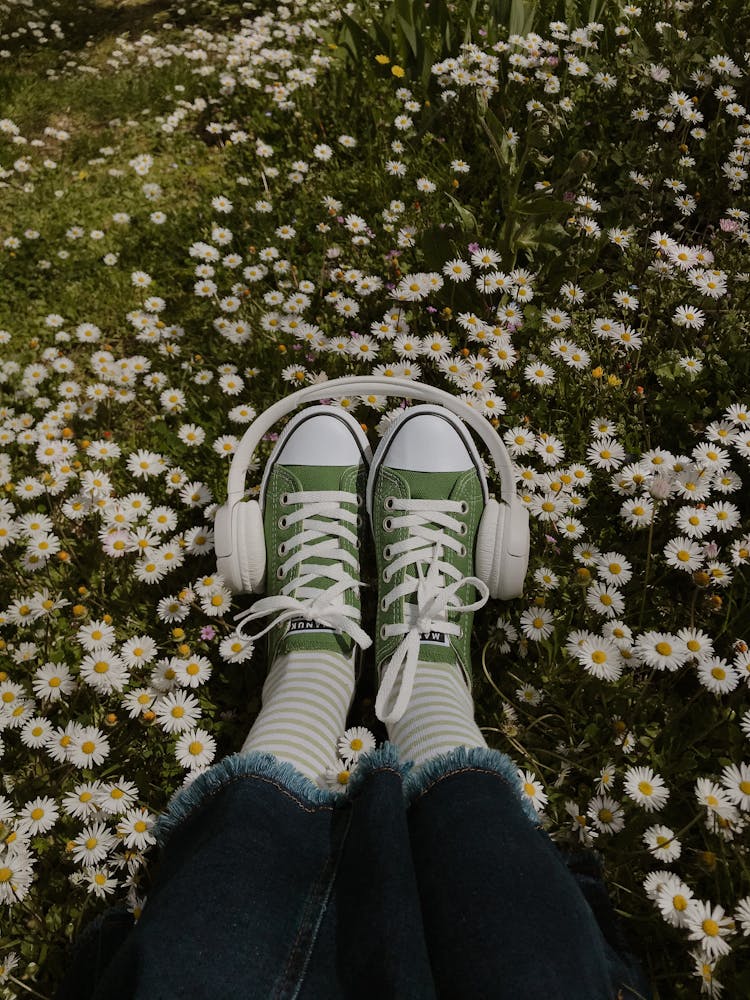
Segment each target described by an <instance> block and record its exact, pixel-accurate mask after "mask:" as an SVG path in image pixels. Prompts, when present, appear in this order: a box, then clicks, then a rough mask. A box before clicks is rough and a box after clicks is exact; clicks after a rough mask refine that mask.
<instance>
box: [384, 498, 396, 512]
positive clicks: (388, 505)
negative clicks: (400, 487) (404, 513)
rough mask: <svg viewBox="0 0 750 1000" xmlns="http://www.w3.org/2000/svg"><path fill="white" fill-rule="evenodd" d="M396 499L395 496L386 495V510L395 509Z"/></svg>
mask: <svg viewBox="0 0 750 1000" xmlns="http://www.w3.org/2000/svg"><path fill="white" fill-rule="evenodd" d="M395 499H396V498H395V497H386V498H385V503H384V507H385V509H386V510H393V502H394V500H395Z"/></svg>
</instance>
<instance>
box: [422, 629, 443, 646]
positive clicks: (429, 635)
mask: <svg viewBox="0 0 750 1000" xmlns="http://www.w3.org/2000/svg"><path fill="white" fill-rule="evenodd" d="M419 641H420V642H431V643H434V644H435V645H438V646H447V645H449V641H448V636H447V635H446V634H445V632H420V633H419Z"/></svg>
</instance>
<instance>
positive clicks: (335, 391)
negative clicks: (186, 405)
mask: <svg viewBox="0 0 750 1000" xmlns="http://www.w3.org/2000/svg"><path fill="white" fill-rule="evenodd" d="M366 393H374V394H375V395H384V396H399V397H402V398H407V399H418V400H421V401H422V402H427V403H441V404H442V405H443V406H445V408H446V409H448V410H451V411H452V412H453V413H455V414H456V415H457V416H459V417H460V418H461V419H462V420H463V421H464V422H465V423H467V424H469V425H470V426H471V428H472V429H473V430H474V431H476V433H477V434H478V435H479V437H481V438H482V440H483V441H484V443H485V444H486V445H487V448H488V449H489V452H490V454H491V455H492V460H493V462H494V465H495V469H496V471H497V473H498V474H499V476H500V495H501V497H502V499H503V500H504V501H506V502H507V503H510V501H511V499H512V498H513V497H514V495H515V473H514V471H513V463H512V461H511V458H510V455H509V454H508V452H507V450H506V448H505V445H504V444H503V442H502V440H501V438H500V436H499V435H498V434H497V433H495V432H494V431H493V430H491V429H490V426H489V424H488V422H487V420H486V419H485V418H484V417H481V416H480V415H479V414H478V413H477V412H476V411H475V410H473V409H472V408H471V407H470V406H469V405H468V403H464V402H463V400H460V399H457V398H456V397H455V396H452V395H451V394H450V393H449V392H445V391H444V390H443V389H435V388H433V387H432V386H429V385H424V384H423V383H421V382H412V381H411V380H410V379H405V378H395V377H386V376H382V377H377V376H369V377H368V376H359V375H356V376H348V377H344V378H335V379H331V380H330V381H328V382H320V383H318V384H317V385H310V386H305V387H304V388H303V389H298V390H297V391H296V392H293V393H291V394H290V395H289V396H286V397H284V399H280V400H278V402H276V403H274V404H273V405H272V406H270V407H269V408H268V409H267V410H264V412H263V413H261V415H260V416H259V417H257V418H256V419H255V420H254V421H253V422H252V424H251V425H250V426H249V427H248V429H247V430H246V431H245V433H244V435H243V436H242V440H241V441H240V443H239V445H238V446H237V451H236V452H235V454H234V457H233V458H232V464H231V466H230V468H229V477H228V481H227V504H232V503H234V502H235V501H238V500H242V498H243V497H244V495H245V474H246V472H247V467H248V465H249V464H250V461H251V459H252V457H253V454H254V452H255V449H256V448H257V447H258V445H259V443H260V441H261V440H262V438H263V436H264V435H265V434H266V433H267V432H268V431H269V430H270V428H271V427H273V425H274V424H275V423H276V422H277V421H278V420H280V419H281V417H284V416H286V414H287V413H291V412H292V411H294V410H296V409H298V408H299V407H300V406H303V405H304V404H305V403H309V402H312V401H315V400H321V399H331V398H334V397H335V398H339V397H342V396H347V395H350V394H351V395H357V396H361V395H363V394H366Z"/></svg>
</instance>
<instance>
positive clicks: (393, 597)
mask: <svg viewBox="0 0 750 1000" xmlns="http://www.w3.org/2000/svg"><path fill="white" fill-rule="evenodd" d="M387 509H388V510H402V511H405V512H406V513H404V514H403V515H401V516H400V517H391V518H386V520H387V521H390V527H391V529H396V528H408V529H409V535H408V537H407V538H404V539H403V540H402V541H400V542H394V543H393V544H392V545H389V546H386V549H387V550H389V556H395V557H396V558H394V559H393V561H392V562H389V563H388V566H387V568H386V569H385V570H384V572H383V578H384V582H385V583H387V582H388V581H389V580H390V578H391V577H392V576H393V574H394V573H396V572H397V571H398V570H400V569H402V568H403V567H406V566H411V565H416V568H417V575H416V576H412V575H410V574H408V573H407V574H406V576H405V579H404V580H403V582H402V583H400V584H398V586H395V587H394V588H393V590H391V591H390V592H389V593H388V594H387V595H386V596H385V597H384V598H383V599H382V610H383V611H387V610H388V608H389V607H390V606H391V604H393V602H394V601H397V600H399V599H400V598H402V597H406V596H407V595H409V594H416V604H412V603H409V602H405V603H404V618H405V621H403V622H397V623H395V624H393V625H384V626H383V629H382V636H383V638H384V639H387V638H389V637H390V636H394V635H403V636H404V639H403V640H402V642H401V643H400V644H399V646H398V647H397V649H396V650H395V652H394V654H393V656H392V657H391V659H390V662H389V663H388V666H387V668H386V670H385V671H384V673H383V676H382V678H381V681H380V687H379V690H378V695H377V699H376V701H375V714H376V715H377V717H378V718H379V719H380V720H381V721H382V722H385V723H389V722H398V720H399V719H400V718H401V717H402V716H403V714H404V712H405V711H406V707H407V705H408V704H409V700H410V698H411V693H412V690H413V688H414V678H415V676H416V672H417V663H418V661H419V644H420V641H421V634H422V633H423V632H438V633H441V634H442V635H448V636H450V635H460V634H461V626H460V625H458V623H457V622H450V621H448V619H447V614H448V612H450V611H453V612H459V613H461V614H465V613H466V612H469V611H476V610H478V609H479V608H481V607H483V606H484V604H486V602H487V599H488V597H489V588H488V587H487V585H486V583H484V581H483V580H480V579H479V578H478V577H476V576H462V575H461V572H460V570H458V569H457V568H456V567H455V566H453V565H451V563H448V562H445V561H444V560H442V559H441V558H440V557H441V555H442V554H443V551H444V550H445V549H452V550H453V551H454V552H458V553H459V554H461V555H463V554H465V549H464V546H463V543H462V542H460V541H458V539H457V538H454V537H452V535H450V534H448V532H449V531H450V532H453V533H454V534H455V535H460V534H461V533H462V527H463V522H462V521H459V520H458V519H457V518H455V517H452V516H451V513H454V514H455V513H459V512H461V513H465V507H464V505H463V503H461V502H459V501H458V500H401V499H397V498H394V497H389V498H388V501H387ZM430 525H435V526H437V527H430ZM425 565H426V566H427V571H426V572H425V570H424V566H425ZM446 577H449V578H450V579H451V581H452V582H451V583H448V584H446V582H445V578H446ZM467 583H470V584H473V585H474V587H476V589H477V590H478V591H479V592H480V594H481V595H482V596H481V598H480V599H479V600H477V601H475V602H474V603H473V604H462V603H461V602H460V601H459V600H458V598H457V596H456V594H457V591H458V590H459V589H460V588H461V587H463V586H464V584H467ZM397 685H398V693H397V695H396V697H395V701H394V702H393V704H392V705H391V706H390V708H388V707H387V706H389V704H390V702H391V700H392V699H393V696H394V691H395V690H396V687H397Z"/></svg>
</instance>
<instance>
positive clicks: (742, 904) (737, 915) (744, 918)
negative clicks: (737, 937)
mask: <svg viewBox="0 0 750 1000" xmlns="http://www.w3.org/2000/svg"><path fill="white" fill-rule="evenodd" d="M734 919H735V922H736V923H738V924H739V925H740V927H741V928H742V933H743V934H744V935H745V937H750V896H745V898H744V899H740V900H739V901H738V903H737V909H736V910H735V911H734Z"/></svg>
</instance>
